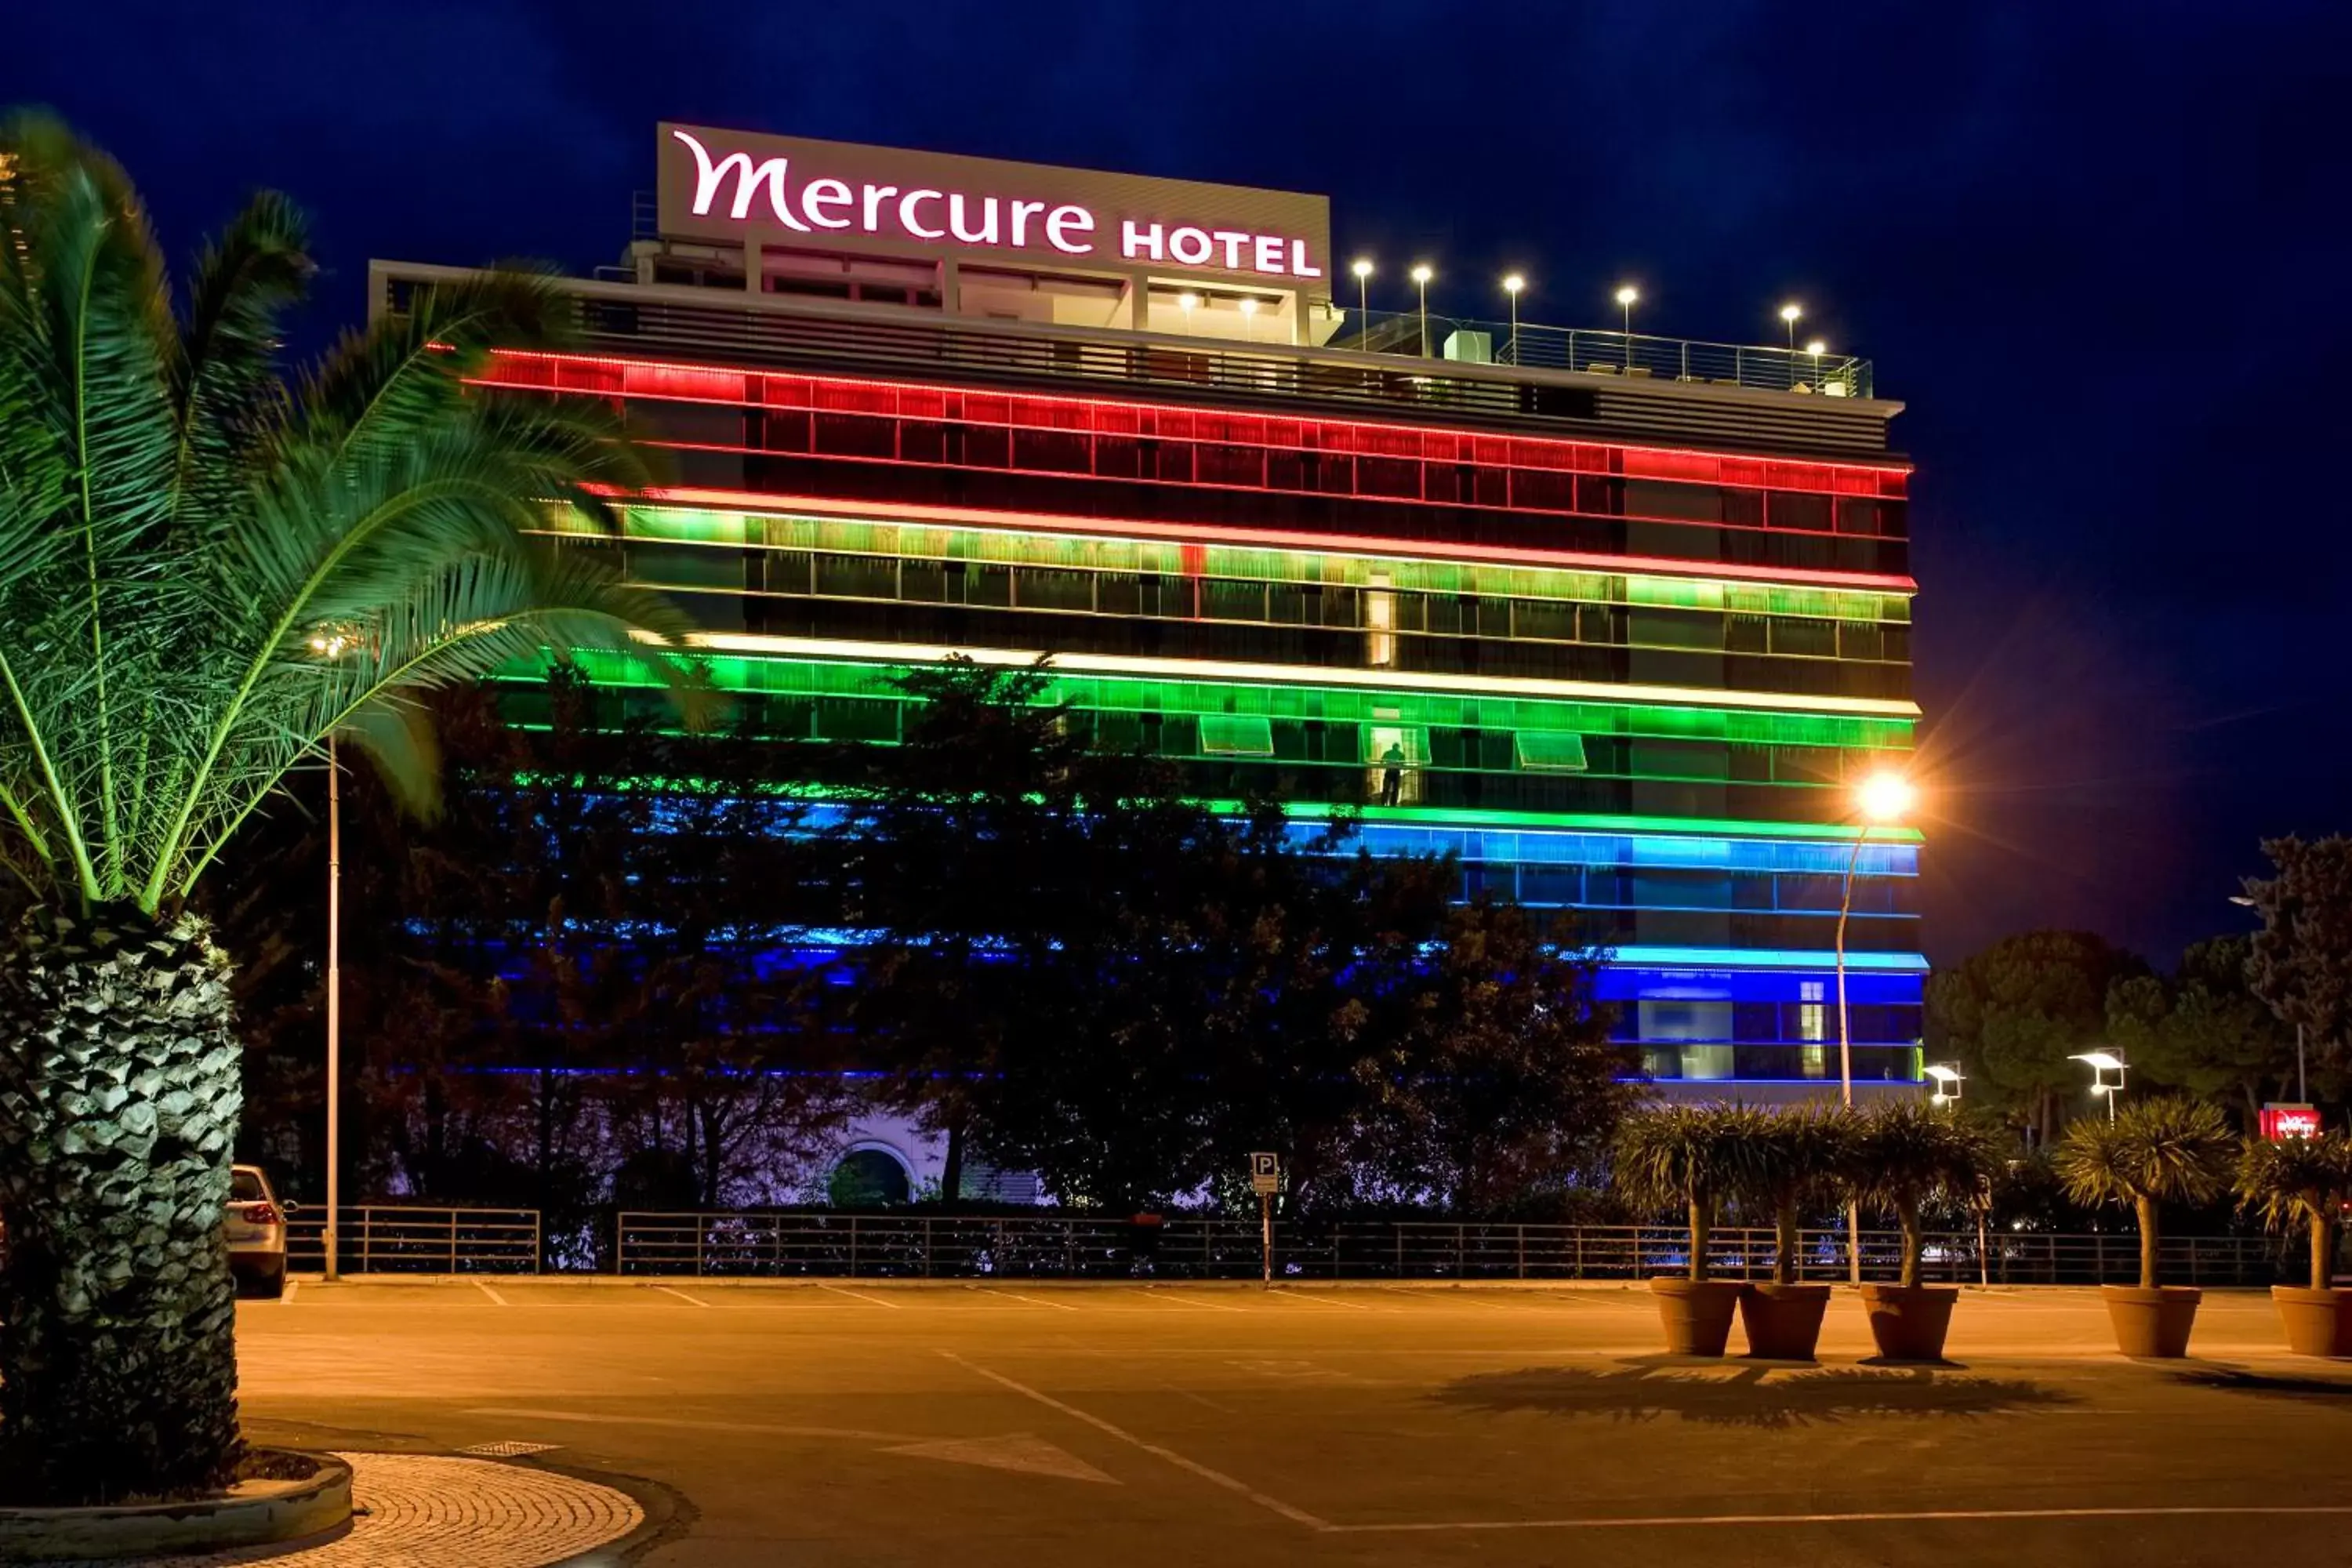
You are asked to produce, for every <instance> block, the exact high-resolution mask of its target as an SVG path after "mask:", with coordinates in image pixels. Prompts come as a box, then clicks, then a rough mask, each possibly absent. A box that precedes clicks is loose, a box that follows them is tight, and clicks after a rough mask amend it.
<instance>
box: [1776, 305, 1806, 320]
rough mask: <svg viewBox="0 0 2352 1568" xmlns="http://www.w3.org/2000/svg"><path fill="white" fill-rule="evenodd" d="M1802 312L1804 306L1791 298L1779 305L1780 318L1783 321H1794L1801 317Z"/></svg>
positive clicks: (1803, 311)
mask: <svg viewBox="0 0 2352 1568" xmlns="http://www.w3.org/2000/svg"><path fill="white" fill-rule="evenodd" d="M1804 313H1805V308H1804V307H1803V306H1802V305H1800V304H1798V303H1797V302H1796V301H1795V300H1790V302H1789V303H1787V304H1785V305H1783V306H1781V307H1780V319H1781V320H1782V321H1796V320H1798V319H1799V318H1801V317H1802V316H1803V315H1804Z"/></svg>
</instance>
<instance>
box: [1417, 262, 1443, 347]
mask: <svg viewBox="0 0 2352 1568" xmlns="http://www.w3.org/2000/svg"><path fill="white" fill-rule="evenodd" d="M1436 276H1437V274H1436V273H1435V272H1433V271H1432V270H1431V269H1430V266H1429V263H1428V262H1426V261H1424V262H1423V263H1422V264H1421V265H1420V266H1418V267H1415V268H1413V269H1412V286H1413V287H1414V288H1415V289H1419V290H1420V291H1421V357H1422V358H1423V359H1427V358H1428V357H1429V280H1430V279H1433V278H1434V277H1436Z"/></svg>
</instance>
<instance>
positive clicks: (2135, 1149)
mask: <svg viewBox="0 0 2352 1568" xmlns="http://www.w3.org/2000/svg"><path fill="white" fill-rule="evenodd" d="M2237 1147H2238V1142H2237V1139H2236V1138H2235V1137H2233V1136H2232V1135H2231V1131H2230V1128H2229V1124H2228V1122H2226V1121H2223V1120H2222V1117H2221V1110H2220V1108H2219V1107H2216V1106H2212V1105H2209V1104H2206V1103H2205V1102H2204V1101H2202V1100H2184V1099H2181V1098H2179V1096H2175V1095H2166V1096H2162V1097H2160V1098H2157V1099H2151V1100H2137V1101H2135V1102H2133V1103H2132V1104H2130V1105H2127V1106H2126V1107H2124V1108H2123V1109H2122V1110H2119V1111H2117V1112H2116V1113H2115V1115H2113V1116H2112V1117H2110V1118H2108V1119H2106V1120H2101V1119H2098V1118H2091V1119H2089V1120H2086V1121H2077V1122H2076V1123H2074V1126H2072V1127H2070V1128H2068V1129H2067V1130H2066V1136H2065V1138H2064V1139H2063V1141H2062V1142H2060V1143H2059V1145H2058V1156H2057V1162H2056V1163H2057V1167H2058V1179H2059V1181H2060V1182H2061V1183H2062V1184H2063V1185H2064V1187H2065V1191H2066V1195H2067V1196H2068V1197H2069V1198H2071V1199H2073V1200H2074V1202H2076V1203H2078V1204H2085V1205H2089V1204H2124V1205H2129V1206H2130V1207H2131V1208H2132V1209H2133V1210H2134V1211H2135V1212H2136V1213H2137V1215H2138V1217H2139V1283H2138V1284H2137V1286H2132V1285H2103V1286H2101V1287H2100V1288H2099V1293H2100V1294H2101V1295H2102V1296H2104V1297H2105V1299H2106V1303H2107V1321H2108V1322H2110V1323H2111V1324H2113V1325H2114V1327H2115V1331H2116V1349H2118V1350H2120V1351H2122V1352H2123V1353H2124V1354H2126V1355H2128V1356H2181V1355H2187V1354H2188V1353H2189V1331H2190V1329H2192V1328H2193V1327H2195V1325H2196V1322H2197V1303H2198V1302H2199V1300H2201V1299H2202V1298H2203V1296H2204V1292H2203V1291H2201V1290H2200V1289H2197V1288H2196V1287H2195V1286H2193V1285H2158V1283H2157V1282H2156V1262H2157V1244H2158V1208H2159V1206H2160V1205H2164V1204H2167V1203H2187V1204H2201V1203H2210V1202H2211V1201H2212V1200H2213V1199H2215V1198H2216V1197H2219V1196H2220V1195H2221V1192H2222V1190H2223V1188H2224V1187H2225V1185H2226V1184H2228V1182H2229V1178H2230V1162H2231V1156H2232V1155H2233V1154H2234V1153H2235V1152H2236V1151H2237Z"/></svg>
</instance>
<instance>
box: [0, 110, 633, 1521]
mask: <svg viewBox="0 0 2352 1568" xmlns="http://www.w3.org/2000/svg"><path fill="white" fill-rule="evenodd" d="M0 226H5V236H0V866H5V870H6V873H7V874H8V875H9V876H10V877H11V878H12V879H13V880H14V883H15V885H16V887H17V888H18V889H20V891H21V894H22V898H23V900H24V902H25V903H26V906H27V910H26V914H25V916H24V918H23V919H22V920H20V921H16V923H15V924H14V925H13V926H12V928H11V929H10V930H9V931H8V932H7V934H6V935H5V939H0V1214H5V1220H6V1223H7V1226H8V1227H9V1249H8V1259H7V1263H6V1267H5V1274H0V1324H5V1327H0V1435H5V1441H6V1443H7V1444H8V1446H9V1450H10V1452H9V1456H8V1458H7V1461H6V1463H5V1466H0V1468H4V1469H5V1472H6V1473H9V1474H11V1475H13V1476H16V1477H20V1478H23V1479H24V1480H23V1484H24V1485H26V1487H27V1488H28V1489H30V1490H31V1491H33V1492H34V1493H35V1494H36V1495H37V1496H40V1497H42V1498H46V1499H49V1500H57V1501H77V1500H93V1499H102V1498H109V1497H119V1496H121V1495H124V1494H127V1493H162V1494H179V1493H185V1492H188V1491H191V1490H194V1489H205V1488H208V1487H212V1486H215V1485H218V1484H219V1483H221V1482H223V1481H225V1480H226V1479H227V1478H228V1476H229V1474H230V1473H231V1471H232V1469H233V1468H234V1466H235V1464H236V1459H237V1456H238V1452H239V1439H238V1436H237V1427H236V1396H235V1388H236V1352H235V1344H234V1341H233V1337H232V1326H233V1325H232V1292H231V1289H230V1284H229V1278H228V1272H227V1267H226V1256H225V1253H224V1251H223V1246H222V1242H221V1239H220V1235H219V1226H220V1214H221V1208H222V1205H223V1203H224V1201H225V1200H226V1196H227V1193H228V1163H229V1160H230V1154H231V1146H232V1141H233V1138H234V1135H235V1129H236V1119H237V1109H238V1076H237V1056H238V1052H237V1044H236V1037H235V1035H234V1034H233V1032H232V1030H231V1027H230V975H229V972H228V965H227V963H226V959H225V958H224V957H223V955H222V954H221V953H220V952H218V951H217V950H216V949H215V947H214V946H213V945H212V943H211V942H210V941H209V940H208V937H207V932H206V929H205V924H204V922H203V921H200V920H198V919H196V918H195V917H194V915H192V914H191V913H189V912H188V911H187V910H186V907H185V906H186V900H187V898H188V895H189V893H190V891H191V890H192V889H194V887H195V885H196V884H197V883H198V882H199V881H200V880H201V879H203V877H204V876H205V872H206V870H207V869H208V868H210V867H211V866H212V864H213V862H214V860H215V857H216V856H217V855H218V853H219V851H220V850H221V848H222V847H223V846H224V845H225V844H226V843H227V842H228V840H229V839H230V838H231V837H233V836H235V834H236V831H237V829H238V827H239V826H240V825H241V824H243V823H244V822H245V821H246V820H247V818H248V817H249V816H251V815H252V814H253V813H255V812H256V811H257V810H258V809H259V808H260V806H261V805H262V804H263V803H264V802H265V801H266V800H268V799H269V798H270V796H271V795H272V794H273V792H275V791H276V790H277V788H278V784H279V781H280V780H281V779H282V778H283V777H284V775H285V774H286V773H287V771H288V769H289V768H290V767H292V766H293V765H294V764H296V763H299V762H302V761H304V760H306V759H309V758H311V757H314V756H316V755H317V753H318V751H319V748H320V745H321V743H322V742H323V741H324V740H325V738H326V737H327V736H329V735H341V736H342V737H344V738H345V739H347V740H348V741H350V742H352V744H353V745H354V746H355V747H356V748H358V749H359V750H360V751H362V752H365V753H366V754H368V755H369V756H370V757H371V758H372V759H373V761H374V763H376V765H377V766H378V767H379V769H380V770H382V772H383V774H384V776H385V777H386V778H387V779H388V780H389V781H391V782H392V783H393V784H394V785H395V787H397V788H399V789H401V790H402V791H404V793H405V794H406V795H407V796H408V797H409V798H410V799H412V800H413V801H415V802H416V803H418V804H420V805H422V804H424V803H425V801H426V799H427V798H428V795H429V791H430V787H431V784H432V780H433V777H434V770H433V769H432V767H431V766H430V761H429V759H430V754H431V753H430V746H429V741H428V739H427V737H426V736H425V733H424V732H423V730H422V727H421V726H420V725H419V724H418V723H417V710H416V709H415V705H414V704H413V703H412V702H411V701H409V700H407V698H406V694H407V693H409V692H412V691H414V690H416V689H420V688H429V687H432V686H435V685H437V684H445V683H447V682H450V681H453V680H462V679H473V678H476V677H478V676H480V675H482V674H484V673H486V672H488V671H489V670H490V669H492V668H497V667H498V666H499V665H502V664H505V663H507V662H509V661H511V660H515V659H520V658H539V657H540V656H541V649H542V647H545V646H547V645H549V644H554V645H557V646H568V645H572V644H582V645H593V646H599V647H612V648H614V649H617V650H619V651H622V652H628V651H629V650H630V649H631V648H632V647H633V645H632V643H631V642H630V639H629V637H628V633H629V630H630V629H631V628H632V627H633V626H634V627H644V628H650V629H652V630H655V631H656V632H659V631H661V630H663V629H666V628H667V627H670V626H673V625H674V624H675V622H674V620H673V618H672V617H671V616H668V615H667V613H666V612H664V611H663V610H661V609H660V608H659V607H658V606H657V605H656V604H655V603H654V602H653V601H651V600H648V599H646V598H644V597H642V596H640V595H634V594H629V593H626V592H624V591H623V590H621V589H619V588H618V587H616V586H615V585H614V583H613V581H612V580H611V579H610V578H609V577H608V576H607V575H606V574H604V572H602V571H601V570H599V568H598V564H597V563H595V562H593V561H592V560H591V559H590V558H589V557H588V555H587V554H586V553H585V552H577V551H575V552H569V553H567V554H564V555H561V556H559V555H557V554H555V553H553V552H551V551H549V550H547V549H544V548H542V547H541V546H540V545H538V544H537V543H535V542H533V541H532V539H530V537H529V536H528V535H527V534H526V530H529V529H531V528H533V527H535V526H537V525H538V523H539V522H540V521H541V519H542V518H543V517H544V516H545V510H544V509H545V508H546V507H547V506H549V505H551V504H561V505H569V506H572V507H573V508H574V509H576V510H578V511H579V512H580V513H581V514H582V516H583V518H586V519H590V520H599V521H603V520H606V510H605V508H604V503H603V502H602V501H601V500H599V499H598V498H599V495H600V494H601V493H602V487H603V486H605V485H609V484H627V483H631V482H634V481H635V479H637V477H638V470H637V468H636V466H635V462H634V461H633V459H632V458H630V456H629V453H628V450H627V449H626V448H625V447H621V446H619V445H616V444H615V443H614V441H613V440H611V439H610V435H611V432H610V430H609V428H608V426H607V425H606V424H605V423H604V421H602V420H601V419H600V418H596V417H593V416H589V415H586V414H583V413H580V412H576V411H574V410H572V409H571V408H569V407H568V406H566V405H556V404H551V403H540V404H532V403H527V402H521V401H514V400H502V399H493V398H487V397H476V396H469V395H467V394H466V391H465V388H464V378H465V377H466V376H467V374H470V373H471V372H473V371H474V370H476V369H477V368H478V366H479V365H480V364H481V363H482V361H483V356H484V354H485V353H486V352H487V349H488V345H489V344H490V343H492V342H514V341H520V340H528V339H529V338H530V337H531V336H533V335H534V334H537V333H540V332H541V329H543V328H544V327H545V325H546V324H547V316H548V304H549V299H550V296H549V295H548V294H547V293H546V292H545V290H544V289H543V288H541V286H539V285H536V284H533V283H530V281H528V280H524V279H514V278H502V279H497V280H494V281H491V282H488V283H486V284H483V285H480V286H476V287H467V288H456V289H446V290H442V291H438V292H431V293H427V294H425V295H424V296H422V297H420V298H419V299H417V300H415V301H414V303H413V306H412V308H411V309H410V310H409V311H408V312H407V313H406V314H405V315H403V316H399V317H395V318H391V319H388V320H386V321H383V323H381V324H379V325H378V326H376V327H375V328H374V329H373V330H372V331H369V332H367V333H366V334H364V335H357V336H353V337H352V338H350V339H347V340H346V341H345V342H342V343H341V345H339V346H338V347H337V348H336V350H335V351H334V352H333V353H331V355H330V356H329V358H328V359H327V361H326V362H325V363H323V364H322V365H321V366H320V368H319V370H318V371H317V372H316V374H312V375H311V376H310V377H308V378H307V379H305V380H304V381H302V382H301V383H300V384H299V385H289V384H288V383H287V381H286V380H285V379H284V377H283V376H282V374H281V372H280V368H279V366H278V363H277V359H276V353H277V345H278V342H279V340H280V337H281V332H280V328H279V321H280V318H281V317H282V315H283V314H284V312H285V310H287V308H288V307H289V305H290V304H291V303H293V302H294V301H295V300H298V299H299V297H300V295H301V293H302V291H303V289H304V287H305V284H306V281H307V279H308V278H309V276H310V270H311V268H310V260H309V258H308V256H307V254H306V251H305V244H306V236H305V229H304V225H303V221H302V219H301V218H300V216H299V215H298V214H297V213H296V212H295V211H294V209H293V208H292V207H291V206H290V205H289V204H288V203H287V202H286V201H285V200H284V199H283V198H282V197H279V196H276V195H261V196H257V197H256V198H255V199H254V201H253V202H252V204H251V205H249V206H248V207H247V209H246V210H245V211H244V212H243V213H242V214H241V215H240V216H238V217H237V218H236V220H235V221H234V222H233V223H232V224H231V225H230V226H228V228H227V229H226V231H224V232H223V234H222V235H221V236H220V237H219V238H218V239H217V240H215V243H214V244H213V246H212V247H211V248H210V249H208V250H207V251H206V252H205V255H204V256H203V258H201V259H200V261H199V262H198V264H197V267H196V269H195V273H194V279H193V282H192V284H191V286H190V288H189V289H188V291H187V294H186V296H185V298H184V300H180V301H178V302H177V305H176V308H175V301H174V300H173V294H172V292H171V289H170V286H169V284H168V282H167V280H166V277H165V270H164V267H163V261H162V259H161V257H160V255H159V253H158V250H157V247H156V245H155V242H154V239H153V237H152V234H151V233H150V231H149V229H148V227H147V224H146V220H145V217H144V216H143V214H142V211H141V208H140V205H139V202H138V199H137V196H136V195H135V194H134V193H133V192H132V190H131V185H130V184H129V182H128V180H127V179H126V178H125V177H124V175H123V174H122V173H121V170H120V169H119V168H117V167H116V166H115V165H114V164H113V163H111V162H110V161H109V160H108V159H106V158H105V157H104V156H103V155H102V154H100V153H97V152H95V151H93V150H92V149H90V148H89V147H87V146H86V145H83V144H81V143H79V142H76V141H75V140H74V139H73V138H72V137H71V136H70V135H69V134H68V132H66V131H65V130H64V129H62V128H61V127H59V126H58V125H57V124H56V123H54V122H52V121H47V120H44V119H39V118H31V117H20V118H17V119H15V120H13V121H8V122H7V123H6V124H5V128H0Z"/></svg>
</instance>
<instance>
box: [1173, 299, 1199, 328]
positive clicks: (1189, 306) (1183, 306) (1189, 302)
mask: <svg viewBox="0 0 2352 1568" xmlns="http://www.w3.org/2000/svg"><path fill="white" fill-rule="evenodd" d="M1176 308H1177V309H1178V310H1181V311H1183V312H1184V335H1185V336H1186V337H1188V338H1189V337H1191V336H1192V312H1193V311H1195V310H1199V309H1200V308H1201V297H1200V296H1199V295H1198V294H1195V293H1193V292H1192V290H1191V289H1186V290H1185V291H1184V292H1183V293H1181V294H1179V295H1177V296H1176Z"/></svg>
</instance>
